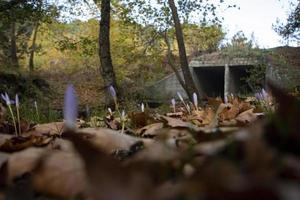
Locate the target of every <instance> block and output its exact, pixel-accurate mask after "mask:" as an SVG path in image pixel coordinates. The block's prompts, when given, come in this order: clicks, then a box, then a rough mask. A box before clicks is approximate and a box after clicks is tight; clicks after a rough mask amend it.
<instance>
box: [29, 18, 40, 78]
mask: <svg viewBox="0 0 300 200" xmlns="http://www.w3.org/2000/svg"><path fill="white" fill-rule="evenodd" d="M38 28H39V23H38V22H37V23H36V24H35V26H34V30H33V38H32V45H31V47H30V57H29V71H30V72H32V71H33V70H34V53H35V50H36V38H37V32H38Z"/></svg>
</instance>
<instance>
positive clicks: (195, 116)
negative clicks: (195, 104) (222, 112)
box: [188, 107, 215, 126]
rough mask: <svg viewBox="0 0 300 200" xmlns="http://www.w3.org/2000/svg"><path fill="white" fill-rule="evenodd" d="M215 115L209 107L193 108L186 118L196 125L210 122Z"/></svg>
mask: <svg viewBox="0 0 300 200" xmlns="http://www.w3.org/2000/svg"><path fill="white" fill-rule="evenodd" d="M214 116H215V113H214V111H213V110H212V108H211V107H207V108H205V109H204V110H194V111H193V112H192V115H190V116H188V120H189V121H192V122H193V123H194V124H196V125H197V126H205V125H208V124H210V123H211V121H212V120H213V118H214Z"/></svg>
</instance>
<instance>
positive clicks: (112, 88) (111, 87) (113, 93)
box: [109, 85, 117, 99]
mask: <svg viewBox="0 0 300 200" xmlns="http://www.w3.org/2000/svg"><path fill="white" fill-rule="evenodd" d="M109 93H110V95H111V96H112V97H113V98H114V99H115V98H117V93H116V90H115V88H114V87H113V86H112V85H111V86H109Z"/></svg>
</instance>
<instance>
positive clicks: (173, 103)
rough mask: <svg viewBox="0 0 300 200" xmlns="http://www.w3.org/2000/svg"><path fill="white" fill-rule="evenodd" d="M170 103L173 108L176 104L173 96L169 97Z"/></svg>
mask: <svg viewBox="0 0 300 200" xmlns="http://www.w3.org/2000/svg"><path fill="white" fill-rule="evenodd" d="M171 104H172V106H173V107H174V108H175V106H176V101H175V99H174V98H173V99H171Z"/></svg>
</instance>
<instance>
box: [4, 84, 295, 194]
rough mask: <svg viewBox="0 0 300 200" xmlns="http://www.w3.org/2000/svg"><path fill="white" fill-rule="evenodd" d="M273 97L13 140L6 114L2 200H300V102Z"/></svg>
mask: <svg viewBox="0 0 300 200" xmlns="http://www.w3.org/2000/svg"><path fill="white" fill-rule="evenodd" d="M271 89H272V95H271V94H270V93H269V94H266V93H261V94H260V95H261V96H260V97H261V99H260V100H255V98H248V100H246V101H245V100H241V99H239V98H238V97H232V96H231V97H229V98H228V102H223V101H222V100H221V99H218V98H209V99H208V103H207V105H205V106H199V105H197V102H194V103H193V104H189V103H188V102H177V103H176V105H173V107H170V109H169V112H167V113H164V114H158V113H156V112H153V111H152V110H150V109H147V108H143V109H141V110H132V111H131V112H129V113H124V114H123V113H122V112H120V111H118V110H117V111H115V112H111V111H108V112H107V113H106V114H105V115H104V116H95V117H93V118H91V119H90V120H89V121H86V122H85V121H82V120H79V121H77V123H76V126H77V128H75V129H69V128H66V127H65V125H64V123H63V122H61V121H58V122H51V123H48V124H31V123H30V122H26V121H22V123H20V125H21V126H20V130H21V131H14V126H13V123H11V121H10V120H9V121H8V118H7V116H8V114H7V115H5V109H4V107H3V106H2V107H1V111H0V116H1V121H0V124H1V126H0V127H1V131H0V132H1V133H0V199H13V200H18V199H49V200H50V199H52V200H59V199H83V200H85V199H86V200H90V199H99V200H107V199H114V200H118V199H132V200H140V199H149V200H150V199H151V200H169V199H191V200H193V199H208V200H210V199H212V200H213V199H232V200H235V199H249V200H252V199H274V200H277V199H282V200H298V199H299V198H300V192H299V181H300V171H299V170H300V167H299V164H300V158H299V156H300V154H299V153H300V148H299V147H300V145H299V144H300V140H299V138H300V137H299V131H298V130H299V128H300V127H299V124H300V123H299V119H300V116H299V113H300V101H299V99H297V98H295V97H293V96H290V95H287V94H285V93H284V92H282V91H281V90H278V89H276V88H274V87H271ZM188 104H189V105H190V108H188V106H187V105H188ZM196 105H197V106H196ZM66 109H70V108H68V106H67V107H66ZM71 109H73V108H72V107H71ZM70 111H71V112H72V110H69V112H70ZM5 116H6V117H5ZM16 129H18V125H17V126H16ZM16 132H19V134H18V135H15V134H16ZM20 132H21V133H20Z"/></svg>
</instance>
